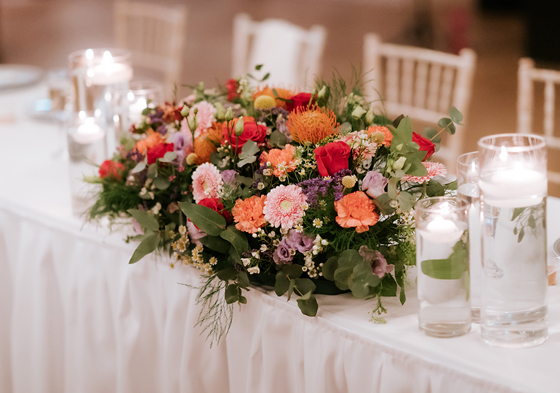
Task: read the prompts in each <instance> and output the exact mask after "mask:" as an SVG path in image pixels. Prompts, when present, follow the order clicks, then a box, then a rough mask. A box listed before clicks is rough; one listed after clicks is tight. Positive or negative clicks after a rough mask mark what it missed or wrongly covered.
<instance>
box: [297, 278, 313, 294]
mask: <svg viewBox="0 0 560 393" xmlns="http://www.w3.org/2000/svg"><path fill="white" fill-rule="evenodd" d="M295 286H296V289H297V290H298V291H299V292H300V293H308V292H313V291H315V288H317V287H316V286H315V283H314V282H313V281H312V280H310V279H309V278H296V279H295Z"/></svg>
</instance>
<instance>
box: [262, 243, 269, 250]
mask: <svg viewBox="0 0 560 393" xmlns="http://www.w3.org/2000/svg"><path fill="white" fill-rule="evenodd" d="M266 250H268V247H267V246H266V244H262V245H261V252H265V251H266Z"/></svg>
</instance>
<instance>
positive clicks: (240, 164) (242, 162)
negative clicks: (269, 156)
mask: <svg viewBox="0 0 560 393" xmlns="http://www.w3.org/2000/svg"><path fill="white" fill-rule="evenodd" d="M255 161H257V157H255V156H250V157H247V158H244V159H242V160H240V161H239V162H238V163H237V166H238V167H239V168H242V167H243V166H244V165H247V164H252V163H253V162H255Z"/></svg>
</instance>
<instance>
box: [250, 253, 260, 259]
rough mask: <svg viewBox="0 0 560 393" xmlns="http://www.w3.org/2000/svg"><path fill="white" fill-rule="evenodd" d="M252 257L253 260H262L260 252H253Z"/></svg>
mask: <svg viewBox="0 0 560 393" xmlns="http://www.w3.org/2000/svg"><path fill="white" fill-rule="evenodd" d="M251 255H252V256H253V258H256V259H259V258H260V255H259V252H258V251H253V252H252V253H251Z"/></svg>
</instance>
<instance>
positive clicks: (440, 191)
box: [426, 179, 445, 197]
mask: <svg viewBox="0 0 560 393" xmlns="http://www.w3.org/2000/svg"><path fill="white" fill-rule="evenodd" d="M426 193H427V194H428V196H429V197H436V196H444V195H445V189H444V188H443V186H442V185H441V184H439V183H438V182H437V181H435V180H433V179H432V180H430V181H429V182H428V185H427V186H426Z"/></svg>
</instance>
